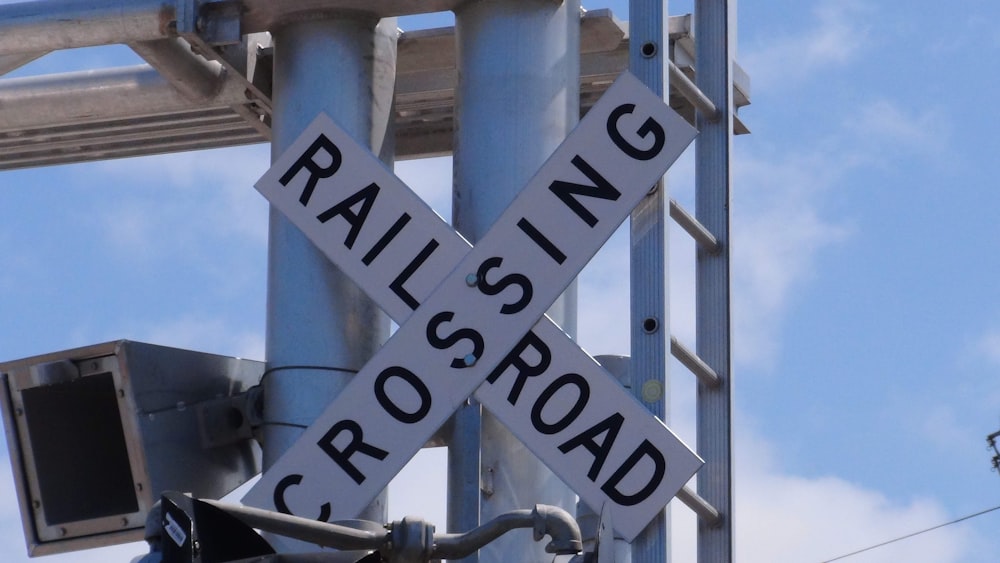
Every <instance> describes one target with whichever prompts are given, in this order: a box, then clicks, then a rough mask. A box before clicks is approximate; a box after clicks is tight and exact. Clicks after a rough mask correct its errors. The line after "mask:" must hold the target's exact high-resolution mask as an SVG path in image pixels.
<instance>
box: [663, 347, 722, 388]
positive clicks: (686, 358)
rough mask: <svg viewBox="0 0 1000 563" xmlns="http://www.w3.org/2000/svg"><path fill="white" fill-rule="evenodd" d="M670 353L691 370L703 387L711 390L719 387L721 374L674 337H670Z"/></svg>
mask: <svg viewBox="0 0 1000 563" xmlns="http://www.w3.org/2000/svg"><path fill="white" fill-rule="evenodd" d="M670 353H671V354H673V356H674V357H675V358H677V359H678V361H680V363H682V364H684V367H686V368H688V369H689V370H691V373H693V374H694V375H695V376H696V377H697V378H698V381H701V383H702V385H705V386H707V387H709V388H715V387H718V386H719V374H717V373H715V370H713V369H712V368H711V367H709V365H708V364H706V363H705V362H703V361H702V360H701V358H699V357H698V356H697V354H695V353H694V352H692V351H691V350H689V349H688V348H687V347H686V346H684V345H683V344H681V343H680V342H679V341H678V340H677V339H676V338H675V337H673V336H671V337H670Z"/></svg>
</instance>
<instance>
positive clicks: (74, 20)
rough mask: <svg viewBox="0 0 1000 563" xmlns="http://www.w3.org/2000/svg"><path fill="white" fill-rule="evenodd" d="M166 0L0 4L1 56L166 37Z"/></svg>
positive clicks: (169, 16)
mask: <svg viewBox="0 0 1000 563" xmlns="http://www.w3.org/2000/svg"><path fill="white" fill-rule="evenodd" d="M174 19H175V11H174V2H172V1H170V0H85V1H82V0H35V1H33V2H19V3H17V4H4V5H0V55H12V54H21V53H37V52H47V51H56V50H59V49H74V48H77V47H91V46H95V45H110V44H113V43H131V42H136V41H149V40H153V39H160V38H163V37H167V36H168V35H169V34H170V23H171V22H173V21H174Z"/></svg>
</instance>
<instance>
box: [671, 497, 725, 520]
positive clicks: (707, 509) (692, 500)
mask: <svg viewBox="0 0 1000 563" xmlns="http://www.w3.org/2000/svg"><path fill="white" fill-rule="evenodd" d="M677 499H678V500H680V501H681V502H683V503H684V504H685V505H686V506H687V507H688V508H690V509H691V510H693V511H694V513H695V514H697V515H698V518H700V519H701V520H702V522H704V523H705V524H706V525H707V526H709V527H712V528H714V527H717V526H719V525H720V524H721V523H722V515H720V514H719V511H718V510H716V509H715V507H714V506H712V505H711V504H709V503H708V501H707V500H705V499H703V498H701V497H700V496H698V493H696V492H694V491H692V490H691V489H690V488H688V487H684V488H682V489H681V490H680V491H678V492H677Z"/></svg>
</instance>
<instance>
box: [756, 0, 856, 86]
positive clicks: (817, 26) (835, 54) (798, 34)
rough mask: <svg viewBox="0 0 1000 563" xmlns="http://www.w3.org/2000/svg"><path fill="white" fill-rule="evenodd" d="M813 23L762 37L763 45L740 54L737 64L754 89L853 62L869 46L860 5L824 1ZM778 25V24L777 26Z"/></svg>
mask: <svg viewBox="0 0 1000 563" xmlns="http://www.w3.org/2000/svg"><path fill="white" fill-rule="evenodd" d="M814 6H815V7H814V8H813V21H812V22H810V24H809V25H805V26H801V27H798V28H796V29H795V31H789V32H787V33H785V34H764V39H762V41H764V40H766V44H764V45H751V46H750V48H749V49H747V50H744V51H741V53H740V64H741V65H742V66H743V67H744V68H745V69H747V71H748V72H749V73H750V75H751V76H752V78H753V84H754V85H755V87H763V88H765V89H771V88H772V87H775V86H776V85H777V84H779V83H780V84H781V85H782V86H783V88H788V87H789V86H791V85H794V84H797V83H800V82H802V81H805V80H807V79H811V78H814V77H816V76H818V75H821V74H822V73H823V72H824V71H826V70H828V69H830V68H833V67H842V66H844V65H846V64H848V63H850V62H852V61H854V60H856V59H857V58H858V56H859V54H860V53H861V51H862V50H863V49H864V48H865V47H866V46H867V45H868V42H869V37H868V36H869V33H868V25H867V22H868V19H869V18H870V17H871V13H870V10H869V9H867V8H866V7H865V5H864V4H863V3H861V2H857V1H854V0H851V1H833V0H823V1H821V2H817V3H815V4H814ZM776 23H777V22H776Z"/></svg>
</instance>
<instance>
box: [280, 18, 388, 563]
mask: <svg viewBox="0 0 1000 563" xmlns="http://www.w3.org/2000/svg"><path fill="white" fill-rule="evenodd" d="M376 24H377V20H375V19H374V18H370V17H365V16H360V15H358V16H355V17H338V18H323V17H319V16H318V17H317V18H315V19H312V20H310V21H296V22H294V23H290V24H288V25H286V26H283V27H279V28H277V29H275V30H273V38H274V84H273V102H274V110H273V121H272V130H273V141H272V145H271V157H272V160H274V159H277V158H278V157H279V156H280V155H281V154H282V152H283V151H284V150H285V149H286V148H287V147H288V146H289V145H291V144H292V143H293V142H294V141H295V139H296V138H297V137H298V136H299V135H300V134H301V132H302V131H303V130H304V129H305V128H306V127H307V126H308V124H309V123H310V122H312V120H313V119H314V118H315V117H316V115H317V114H318V113H320V112H325V113H326V114H327V115H329V116H330V117H332V118H333V119H334V120H336V121H337V122H338V123H339V124H340V126H341V127H342V128H344V129H345V130H346V131H347V132H348V133H349V134H350V135H352V136H353V137H354V138H355V139H358V140H360V141H362V142H366V141H368V140H369V139H371V138H372V124H373V117H372V115H373V107H374V104H373V96H372V92H373V90H376V91H381V90H383V89H384V88H382V87H381V86H379V85H377V84H374V81H375V79H376V76H378V77H382V79H387V78H391V77H394V76H395V69H394V67H395V55H394V52H393V53H384V52H378V50H379V49H385V48H386V47H387V44H386V42H384V41H381V40H377V39H376ZM385 28H388V29H391V33H393V34H394V33H395V21H394V20H391V21H389V22H388V25H386V26H385ZM385 28H383V29H385ZM376 46H379V47H378V48H377V47H376ZM388 46H389V47H391V48H392V49H393V51H394V47H395V42H394V41H392V42H390V43H389V44H388ZM376 67H378V68H376ZM384 67H387V68H384ZM389 90H390V91H391V88H390V89H389ZM382 125H383V126H385V125H386V123H385V122H383V123H382ZM380 149H381V147H373V152H375V153H376V154H378V153H379V152H380ZM268 236H269V241H268V275H267V329H266V342H265V347H266V351H265V353H266V358H267V367H268V373H269V375H268V376H267V377H266V378H265V379H264V432H263V453H264V467H265V468H267V467H270V466H271V465H273V464H274V462H275V461H276V460H277V459H278V458H279V457H280V456H281V454H282V453H283V452H285V450H287V449H288V448H289V447H291V446H292V444H294V443H295V442H296V441H297V440H298V438H299V436H300V435H301V434H302V431H303V429H304V428H305V427H307V426H309V425H310V424H311V423H312V422H313V421H314V420H315V419H316V418H317V417H318V416H319V414H320V413H322V412H323V410H324V409H325V408H326V407H327V405H329V404H330V402H331V401H332V400H333V399H334V398H335V397H336V396H337V395H338V394H339V393H340V391H341V390H342V389H343V388H344V387H345V386H346V385H347V383H348V381H349V378H350V377H351V376H350V375H349V374H348V373H345V372H352V371H354V372H356V371H357V370H359V369H360V368H361V367H362V366H363V365H364V364H365V363H366V362H367V361H368V359H369V358H370V357H371V356H372V355H374V353H375V352H376V351H377V350H378V348H379V347H380V346H381V344H382V343H383V342H384V341H385V340H386V338H387V337H388V333H389V322H388V318H387V317H386V316H385V315H384V314H383V313H382V311H381V310H380V309H379V308H378V307H377V306H376V305H375V303H373V302H372V301H371V300H370V299H369V298H368V297H367V296H365V294H364V292H363V291H362V290H361V289H360V288H358V287H357V285H355V284H354V283H353V282H351V280H350V279H349V278H348V277H347V276H346V275H344V274H343V273H342V272H341V271H340V270H338V269H336V268H335V267H334V266H333V265H332V264H331V262H330V261H329V260H327V259H326V257H324V256H323V255H322V254H321V253H320V251H319V250H317V248H316V247H315V246H314V245H313V244H312V243H311V242H310V241H309V240H308V239H307V238H306V237H305V235H303V234H302V232H301V231H300V230H299V229H298V228H297V227H295V225H294V224H293V223H291V222H290V221H289V220H287V219H286V218H285V217H284V215H282V214H281V212H280V211H278V210H277V209H274V208H272V210H271V214H270V232H269V235H268ZM303 366H309V367H303ZM385 502H386V499H385V496H384V493H383V494H382V495H380V496H379V497H377V498H376V500H375V501H374V502H373V503H372V505H370V506H369V507H368V508H367V509H366V510H365V511H363V512H362V514H360V515H358V514H336V508H334V514H333V517H334V518H354V517H357V518H362V519H365V520H373V521H377V522H384V521H385V520H386V507H385ZM317 510H318V509H317ZM304 516H313V517H315V515H304ZM298 547H299V548H300V549H301V548H302V546H298Z"/></svg>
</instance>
